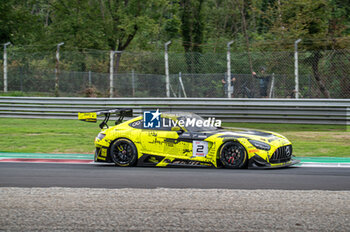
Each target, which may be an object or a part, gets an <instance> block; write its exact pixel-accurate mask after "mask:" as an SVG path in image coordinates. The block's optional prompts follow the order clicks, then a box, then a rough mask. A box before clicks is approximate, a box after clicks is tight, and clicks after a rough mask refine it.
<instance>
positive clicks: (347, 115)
mask: <svg viewBox="0 0 350 232" xmlns="http://www.w3.org/2000/svg"><path fill="white" fill-rule="evenodd" d="M105 108H132V109H133V110H134V113H135V114H136V115H138V114H141V112H143V111H144V110H150V109H160V111H161V112H162V111H163V112H164V111H190V112H194V113H197V114H199V115H201V116H203V117H215V118H216V119H221V120H223V121H224V122H264V123H306V124H341V125H349V124H350V123H349V122H350V120H349V119H350V99H298V100H296V99H236V98H235V99H227V98H53V97H52V98H51V97H0V117H13V118H56V119H76V118H77V112H84V111H89V110H96V109H105Z"/></svg>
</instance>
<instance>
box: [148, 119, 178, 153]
mask: <svg viewBox="0 0 350 232" xmlns="http://www.w3.org/2000/svg"><path fill="white" fill-rule="evenodd" d="M163 122H164V120H161V124H160V127H159V128H143V129H142V131H141V145H142V149H143V153H147V154H152V155H164V156H165V155H168V154H170V153H173V152H174V151H176V146H175V143H174V141H175V140H176V139H177V138H178V137H179V135H178V133H177V132H176V131H171V126H169V125H170V124H164V123H163Z"/></svg>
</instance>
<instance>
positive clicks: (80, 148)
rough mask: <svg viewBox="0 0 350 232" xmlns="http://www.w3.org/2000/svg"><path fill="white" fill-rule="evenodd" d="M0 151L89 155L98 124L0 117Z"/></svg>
mask: <svg viewBox="0 0 350 232" xmlns="http://www.w3.org/2000/svg"><path fill="white" fill-rule="evenodd" d="M0 125H1V127H0V136H1V140H0V151H7V152H30V153H32V152H33V153H36V152H40V153H93V151H94V145H93V142H94V138H95V136H96V135H97V133H98V132H99V127H98V124H96V123H86V122H82V121H78V120H56V119H6V118H0Z"/></svg>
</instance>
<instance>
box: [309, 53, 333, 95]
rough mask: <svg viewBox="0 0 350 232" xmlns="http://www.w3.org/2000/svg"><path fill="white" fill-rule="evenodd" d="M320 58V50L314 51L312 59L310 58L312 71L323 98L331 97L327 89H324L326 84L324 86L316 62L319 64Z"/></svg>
mask: <svg viewBox="0 0 350 232" xmlns="http://www.w3.org/2000/svg"><path fill="white" fill-rule="evenodd" d="M321 58H322V54H321V52H320V51H315V52H314V56H313V60H312V72H313V74H314V78H315V80H316V81H317V83H318V86H319V88H320V91H321V93H322V94H323V96H324V97H325V98H331V95H330V94H329V91H328V90H327V89H326V86H325V84H324V82H323V80H322V79H321V75H320V72H319V68H318V64H319V62H320V59H321Z"/></svg>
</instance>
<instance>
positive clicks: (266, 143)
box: [79, 109, 299, 169]
mask: <svg viewBox="0 0 350 232" xmlns="http://www.w3.org/2000/svg"><path fill="white" fill-rule="evenodd" d="M112 114H116V116H117V120H116V123H115V124H116V125H114V126H110V127H109V126H108V125H107V122H108V120H109V118H110V116H111V115H112ZM98 115H104V116H105V118H104V120H103V121H102V123H101V124H100V128H101V132H100V133H99V134H98V135H97V137H96V138H95V146H96V151H95V158H94V160H95V162H107V163H115V164H116V165H118V166H135V165H138V166H157V167H165V166H167V167H169V166H196V167H200V166H201V167H225V168H234V169H237V168H246V167H251V168H277V167H287V166H291V165H294V164H297V163H299V161H298V160H295V159H293V155H292V144H291V142H290V141H289V140H288V139H286V138H285V137H284V136H282V135H280V134H277V133H274V132H267V131H260V130H250V129H243V128H229V129H225V130H224V129H223V128H221V127H217V122H218V120H216V121H215V119H213V118H209V119H206V120H204V119H203V118H201V117H200V116H198V115H196V114H193V113H188V112H167V113H160V112H159V110H157V111H146V112H143V115H141V116H139V117H136V118H132V119H130V120H127V121H124V122H123V118H124V117H131V116H132V110H131V109H110V110H99V111H95V112H87V113H79V119H80V120H83V121H88V122H96V121H97V116H98Z"/></svg>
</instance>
